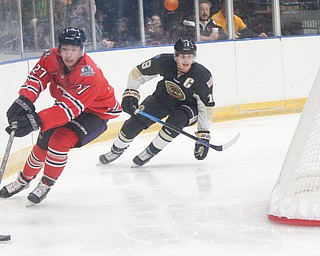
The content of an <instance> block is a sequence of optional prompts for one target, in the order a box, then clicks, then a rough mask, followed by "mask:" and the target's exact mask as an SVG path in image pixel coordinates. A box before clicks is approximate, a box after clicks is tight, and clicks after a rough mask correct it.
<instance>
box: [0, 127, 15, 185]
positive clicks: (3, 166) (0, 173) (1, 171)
mask: <svg viewBox="0 0 320 256" xmlns="http://www.w3.org/2000/svg"><path fill="white" fill-rule="evenodd" d="M17 127H18V123H17V122H13V123H11V133H10V137H9V140H8V143H7V147H6V150H5V152H4V156H3V159H2V163H1V167H0V184H1V181H2V177H3V174H4V171H5V169H6V166H7V162H8V159H9V155H10V151H11V146H12V143H13V139H14V134H15V132H16V130H17Z"/></svg>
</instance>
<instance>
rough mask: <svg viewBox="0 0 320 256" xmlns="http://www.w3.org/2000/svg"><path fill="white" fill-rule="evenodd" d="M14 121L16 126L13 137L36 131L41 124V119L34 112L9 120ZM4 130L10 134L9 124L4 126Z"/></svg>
mask: <svg viewBox="0 0 320 256" xmlns="http://www.w3.org/2000/svg"><path fill="white" fill-rule="evenodd" d="M14 121H16V122H17V123H18V128H17V129H16V132H15V134H14V136H15V137H24V136H26V135H28V134H29V133H30V132H33V131H37V130H38V129H39V128H40V127H41V126H42V122H41V119H40V117H39V115H38V114H37V113H36V112H32V113H29V114H27V115H25V116H18V117H17V118H15V119H12V120H11V122H14ZM6 132H7V133H9V134H11V132H12V128H11V126H8V127H7V128H6Z"/></svg>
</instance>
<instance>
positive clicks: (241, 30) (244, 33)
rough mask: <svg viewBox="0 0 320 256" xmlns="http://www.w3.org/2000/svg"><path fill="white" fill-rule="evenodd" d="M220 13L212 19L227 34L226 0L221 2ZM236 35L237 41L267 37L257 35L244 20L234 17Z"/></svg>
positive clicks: (262, 34) (263, 34) (220, 0)
mask: <svg viewBox="0 0 320 256" xmlns="http://www.w3.org/2000/svg"><path fill="white" fill-rule="evenodd" d="M219 6H220V11H219V12H217V13H215V14H213V15H212V17H211V19H212V20H213V21H215V22H216V23H217V25H219V26H221V27H222V28H223V30H224V32H225V33H227V21H226V18H225V13H226V5H225V0H219ZM234 30H235V31H234V33H235V39H239V38H251V37H267V35H266V34H265V33H261V34H259V35H258V34H256V33H254V32H253V31H251V30H249V29H248V27H247V25H246V24H245V23H244V22H243V20H242V19H241V18H240V17H239V16H237V15H234Z"/></svg>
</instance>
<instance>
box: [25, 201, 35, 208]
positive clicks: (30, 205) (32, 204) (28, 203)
mask: <svg viewBox="0 0 320 256" xmlns="http://www.w3.org/2000/svg"><path fill="white" fill-rule="evenodd" d="M35 205H37V204H35V203H33V202H31V201H29V200H28V201H27V203H26V207H27V208H29V207H33V206H35Z"/></svg>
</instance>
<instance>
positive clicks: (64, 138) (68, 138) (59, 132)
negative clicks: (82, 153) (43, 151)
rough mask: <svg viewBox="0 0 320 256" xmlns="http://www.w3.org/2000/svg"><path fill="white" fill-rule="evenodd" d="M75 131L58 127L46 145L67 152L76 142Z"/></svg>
mask: <svg viewBox="0 0 320 256" xmlns="http://www.w3.org/2000/svg"><path fill="white" fill-rule="evenodd" d="M78 141H79V137H78V135H77V133H76V132H75V131H73V130H71V129H70V128H66V127H60V128H57V129H56V130H55V132H54V133H53V134H52V136H51V137H50V139H49V144H48V147H49V148H51V149H55V150H58V151H64V152H68V151H69V150H70V149H71V148H74V147H75V145H76V144H77V143H78Z"/></svg>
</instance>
